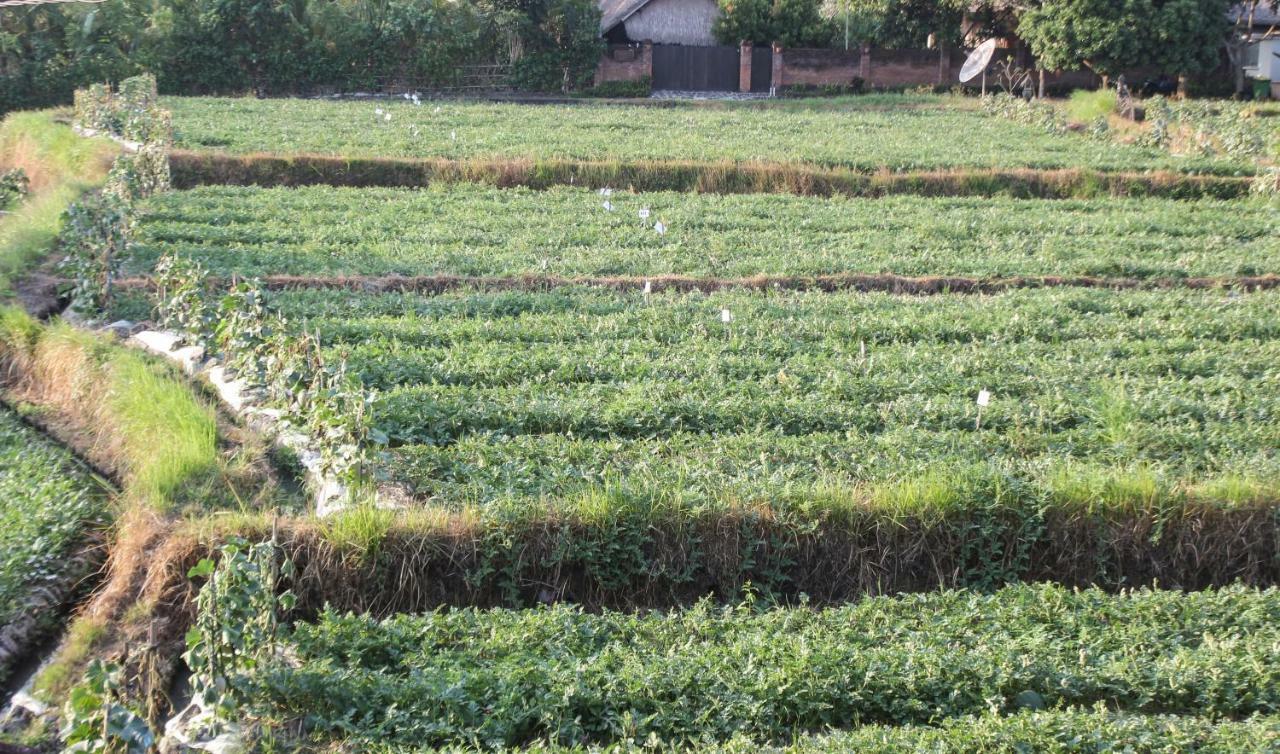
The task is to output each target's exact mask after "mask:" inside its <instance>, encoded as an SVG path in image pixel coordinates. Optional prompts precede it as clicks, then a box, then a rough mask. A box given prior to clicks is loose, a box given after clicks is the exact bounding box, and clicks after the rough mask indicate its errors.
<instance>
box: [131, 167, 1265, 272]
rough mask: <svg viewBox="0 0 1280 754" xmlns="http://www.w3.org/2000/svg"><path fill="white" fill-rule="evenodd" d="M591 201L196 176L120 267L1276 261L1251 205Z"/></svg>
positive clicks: (147, 219) (1004, 268)
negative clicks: (167, 263)
mask: <svg viewBox="0 0 1280 754" xmlns="http://www.w3.org/2000/svg"><path fill="white" fill-rule="evenodd" d="M605 201H606V199H605V198H604V197H601V196H600V195H599V194H597V193H596V192H593V191H587V190H584V189H574V188H568V187H561V188H554V189H550V190H546V191H530V190H527V189H495V188H486V187H479V186H475V185H467V184H458V185H452V186H445V187H440V188H432V189H429V190H423V191H413V190H403V189H338V188H328V187H315V188H300V189H260V188H252V187H249V188H233V187H210V188H202V189H197V190H192V191H183V192H176V193H171V194H166V195H161V196H157V197H155V198H154V199H152V200H150V201H149V202H148V203H147V205H146V206H145V209H144V210H143V217H142V220H141V224H140V227H139V228H138V232H137V245H136V246H135V249H134V252H133V254H132V258H131V260H130V262H129V265H128V267H129V270H130V271H131V272H133V273H146V272H149V271H150V269H151V268H152V267H153V266H154V264H155V262H156V260H157V259H158V258H159V257H160V256H162V255H164V254H166V253H173V254H177V255H180V256H184V257H188V258H192V259H195V260H198V261H200V262H201V263H202V264H204V265H205V266H206V267H207V268H208V269H209V270H210V271H211V272H212V273H213V274H216V275H224V276H230V275H232V274H239V275H273V274H291V275H312V276H332V275H338V274H344V275H389V274H399V275H471V276H508V275H521V274H533V275H558V276H566V277H569V276H645V275H686V276H699V277H749V276H752V275H759V274H769V275H796V276H806V275H823V274H841V273H869V274H874V273H894V274H898V275H914V276H926V275H966V276H976V277H1001V276H1015V275H1036V276H1039V275H1072V276H1099V277H1133V278H1143V279H1151V278H1171V279H1177V278H1184V277H1187V276H1240V275H1260V274H1265V273H1275V272H1280V213H1277V212H1275V210H1274V209H1273V208H1270V207H1267V206H1265V205H1264V204H1262V203H1256V204H1254V203H1242V202H1222V201H1174V200H1164V199H1145V200H1138V199H1097V200H1015V199H979V198H955V199H943V198H936V199H930V198H919V197H906V196H903V197H890V198H883V199H843V198H832V199H820V198H808V197H798V196H790V195H736V196H717V195H710V194H683V193H674V192H655V193H643V194H631V193H624V192H617V193H615V194H613V195H612V196H610V197H608V198H607V201H609V203H610V204H611V205H612V207H613V210H612V211H609V210H606V209H605V208H604V206H603V205H604V202H605ZM641 210H648V213H649V215H648V218H647V220H644V219H641V217H640V214H641ZM659 221H660V222H662V223H663V224H664V226H665V227H666V232H665V233H664V234H659V233H657V232H656V231H655V230H654V225H655V223H656V222H659Z"/></svg>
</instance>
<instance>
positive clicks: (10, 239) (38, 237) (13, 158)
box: [0, 112, 115, 293]
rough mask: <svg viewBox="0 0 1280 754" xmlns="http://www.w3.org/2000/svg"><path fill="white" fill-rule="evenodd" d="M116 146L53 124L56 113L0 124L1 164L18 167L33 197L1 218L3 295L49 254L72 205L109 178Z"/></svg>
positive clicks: (23, 116)
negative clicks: (16, 277)
mask: <svg viewBox="0 0 1280 754" xmlns="http://www.w3.org/2000/svg"><path fill="white" fill-rule="evenodd" d="M114 152H115V148H114V145H112V144H111V143H110V142H108V141H106V140H105V139H85V138H82V137H79V136H77V135H76V134H75V133H73V132H72V130H71V129H70V128H68V127H67V126H64V125H62V124H59V123H56V122H55V121H54V118H53V115H52V113H48V112H40V113H13V114H10V115H9V116H7V117H6V118H5V119H4V122H3V123H2V124H0V166H3V167H5V168H7V169H20V170H22V171H23V172H24V173H25V174H26V176H27V178H28V186H29V189H30V196H29V197H28V198H27V199H26V200H25V201H24V202H23V203H22V204H21V205H19V206H18V207H17V208H16V209H15V210H13V212H12V213H11V214H9V215H7V216H4V217H0V291H4V292H6V293H11V290H10V289H11V287H12V284H13V279H14V277H15V276H17V275H18V274H19V273H21V272H23V271H24V270H26V269H27V268H28V267H29V266H30V265H32V264H33V263H34V262H36V261H37V260H39V259H40V258H41V257H43V256H44V255H45V254H47V253H48V250H49V246H50V244H51V242H52V240H53V238H54V237H55V236H56V235H57V233H58V231H59V230H60V229H61V227H62V222H63V220H62V215H63V212H64V211H65V209H66V207H67V205H68V204H70V203H71V202H72V201H74V200H75V199H76V198H77V197H78V196H80V194H81V193H83V192H84V191H86V190H87V189H89V188H91V187H92V186H94V185H97V184H100V183H101V182H102V181H103V180H104V179H105V178H106V173H107V169H108V166H109V165H110V161H111V156H112V154H114Z"/></svg>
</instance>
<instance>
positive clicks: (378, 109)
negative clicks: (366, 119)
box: [373, 107, 382, 115]
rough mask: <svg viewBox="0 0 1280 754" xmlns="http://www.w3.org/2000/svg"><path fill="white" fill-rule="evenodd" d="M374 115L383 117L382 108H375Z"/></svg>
mask: <svg viewBox="0 0 1280 754" xmlns="http://www.w3.org/2000/svg"><path fill="white" fill-rule="evenodd" d="M373 114H374V115H382V108H380V107H375V108H373Z"/></svg>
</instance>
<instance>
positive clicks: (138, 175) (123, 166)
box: [103, 142, 171, 203]
mask: <svg viewBox="0 0 1280 754" xmlns="http://www.w3.org/2000/svg"><path fill="white" fill-rule="evenodd" d="M170 186H171V184H170V178H169V150H168V147H167V146H165V145H164V144H161V143H159V142H147V143H145V144H143V145H142V146H141V147H139V148H138V151H136V152H126V153H124V154H122V155H120V156H119V157H117V158H116V160H115V162H113V163H112V165H111V170H110V172H108V173H107V182H106V185H105V186H104V188H103V190H104V191H106V192H108V193H112V194H115V195H117V196H119V197H120V198H121V199H122V200H123V201H125V202H129V203H132V202H135V201H137V200H139V199H145V198H147V197H149V196H154V195H155V194H159V193H161V192H163V191H168V190H169V188H170Z"/></svg>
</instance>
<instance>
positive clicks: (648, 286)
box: [644, 280, 653, 296]
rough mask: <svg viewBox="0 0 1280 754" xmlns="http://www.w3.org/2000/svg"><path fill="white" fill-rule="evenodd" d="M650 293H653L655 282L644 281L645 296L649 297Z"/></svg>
mask: <svg viewBox="0 0 1280 754" xmlns="http://www.w3.org/2000/svg"><path fill="white" fill-rule="evenodd" d="M650 293H653V281H651V280H645V281H644V295H646V296H648V295H649V294H650Z"/></svg>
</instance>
